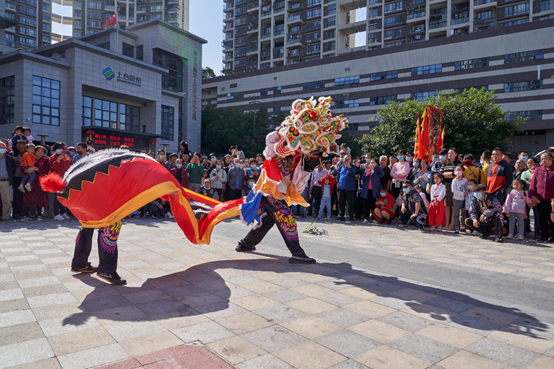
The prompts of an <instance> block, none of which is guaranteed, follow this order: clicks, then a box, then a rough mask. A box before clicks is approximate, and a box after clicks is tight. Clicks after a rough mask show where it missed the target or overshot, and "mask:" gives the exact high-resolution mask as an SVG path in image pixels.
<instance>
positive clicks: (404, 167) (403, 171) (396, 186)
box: [390, 150, 410, 197]
mask: <svg viewBox="0 0 554 369" xmlns="http://www.w3.org/2000/svg"><path fill="white" fill-rule="evenodd" d="M404 155H405V153H404V151H403V150H400V151H398V153H397V154H396V159H397V160H398V162H396V163H395V164H394V165H393V166H392V169H391V171H390V175H391V177H392V181H393V186H392V194H393V196H395V197H396V196H398V194H399V193H400V188H401V187H402V182H404V181H405V180H406V179H407V178H408V175H409V174H410V164H408V163H407V162H406V161H405V160H404V159H405V156H404ZM391 163H392V161H391Z"/></svg>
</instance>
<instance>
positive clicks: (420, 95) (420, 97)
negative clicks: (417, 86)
mask: <svg viewBox="0 0 554 369" xmlns="http://www.w3.org/2000/svg"><path fill="white" fill-rule="evenodd" d="M438 94H439V93H438V91H428V92H416V93H413V94H412V99H416V100H417V101H421V100H427V99H428V98H429V97H430V96H438Z"/></svg>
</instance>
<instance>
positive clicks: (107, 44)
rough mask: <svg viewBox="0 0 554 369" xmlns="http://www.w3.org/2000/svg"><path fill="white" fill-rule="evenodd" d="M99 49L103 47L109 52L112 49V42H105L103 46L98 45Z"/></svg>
mask: <svg viewBox="0 0 554 369" xmlns="http://www.w3.org/2000/svg"><path fill="white" fill-rule="evenodd" d="M97 46H98V47H101V48H102V49H106V50H109V49H110V42H109V41H108V42H104V43H103V44H100V45H97Z"/></svg>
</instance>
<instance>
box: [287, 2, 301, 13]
mask: <svg viewBox="0 0 554 369" xmlns="http://www.w3.org/2000/svg"><path fill="white" fill-rule="evenodd" d="M301 11H302V5H301V4H300V2H297V3H294V4H290V6H289V8H288V10H287V12H289V13H291V14H294V13H298V12H301Z"/></svg>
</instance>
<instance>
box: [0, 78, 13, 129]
mask: <svg viewBox="0 0 554 369" xmlns="http://www.w3.org/2000/svg"><path fill="white" fill-rule="evenodd" d="M14 86H15V77H14V76H11V77H6V78H0V91H2V92H3V93H1V94H0V125H2V124H10V125H13V124H14V122H15V120H14V119H15V114H14V101H15V99H14V95H15V88H14Z"/></svg>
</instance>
